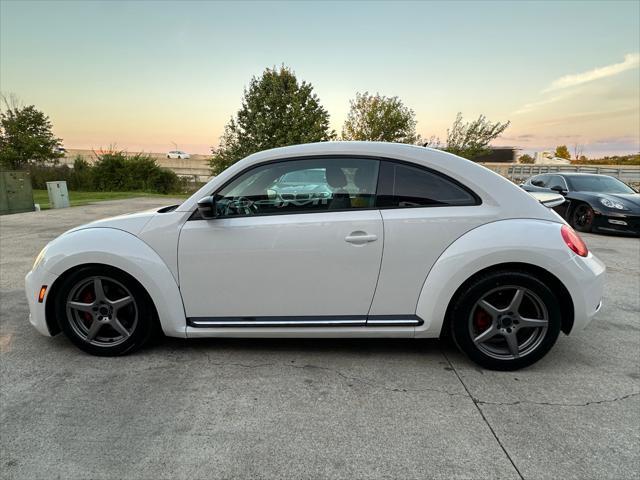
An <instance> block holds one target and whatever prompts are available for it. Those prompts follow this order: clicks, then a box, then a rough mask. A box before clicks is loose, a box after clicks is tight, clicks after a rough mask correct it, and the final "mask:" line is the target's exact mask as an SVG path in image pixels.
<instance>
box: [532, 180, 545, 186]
mask: <svg viewBox="0 0 640 480" xmlns="http://www.w3.org/2000/svg"><path fill="white" fill-rule="evenodd" d="M531 185H533V186H534V187H544V182H543V181H542V180H532V181H531Z"/></svg>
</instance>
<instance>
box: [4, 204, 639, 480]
mask: <svg viewBox="0 0 640 480" xmlns="http://www.w3.org/2000/svg"><path fill="white" fill-rule="evenodd" d="M156 205H158V200H157V199H138V200H126V201H114V202H104V203H102V204H96V205H90V206H86V207H77V208H72V209H66V210H62V211H44V212H37V213H35V212H34V213H27V214H18V215H10V216H4V217H0V232H1V234H0V242H1V243H0V269H1V270H0V271H1V276H0V374H1V376H0V382H1V384H0V477H1V478H11V479H13V478H16V479H17V478H24V479H35V478H62V479H76V478H78V479H80V478H82V479H84V478H96V479H103V478H104V479H107V478H108V479H124V478H148V479H161V478H185V479H199V478H296V479H299V478H309V479H316V478H348V479H353V478H358V479H359V478H403V479H418V478H442V479H451V478H472V479H481V478H482V479H487V478H500V479H502V478H505V479H511V478H513V479H519V478H525V479H546V478H549V479H555V478H565V479H601V478H610V479H627V478H629V479H630V478H638V475H639V472H640V241H639V240H638V239H633V238H618V237H611V236H598V235H585V236H584V238H585V240H586V242H587V244H588V246H589V247H590V248H591V249H592V250H593V251H594V252H595V253H596V255H598V256H599V257H600V258H601V259H602V260H603V261H604V262H605V263H606V264H607V267H608V281H607V286H606V294H605V299H604V307H603V308H602V310H601V312H600V313H599V314H598V316H597V318H596V320H595V321H594V322H593V323H591V325H589V326H588V327H587V328H586V329H585V330H583V331H581V332H578V333H574V334H572V335H571V336H568V337H567V336H564V335H562V336H561V337H560V339H559V340H558V343H557V344H556V346H555V347H554V349H553V350H552V351H551V352H550V354H548V355H547V356H546V357H545V358H544V359H543V360H542V361H540V362H538V363H537V364H536V365H534V366H532V367H530V368H528V369H526V370H522V371H518V372H512V373H504V372H491V371H486V370H482V369H480V368H478V367H476V366H475V365H474V364H472V363H471V362H469V361H468V360H466V359H465V358H464V357H463V356H462V355H461V354H459V353H458V352H457V351H456V350H455V348H453V347H451V346H450V345H447V344H445V343H443V342H440V341H436V340H430V341H417V340H287V341H285V340H260V339H255V340H246V339H227V340H218V339H210V340H197V341H196V340H179V339H164V340H161V341H160V342H159V343H157V344H155V345H153V346H151V347H149V348H147V349H145V350H143V351H141V352H139V353H137V354H134V355H131V356H127V357H121V358H96V357H91V356H89V355H86V354H84V353H82V352H81V351H79V350H77V349H76V348H74V347H73V346H72V345H71V343H70V342H69V341H67V339H66V338H65V337H64V336H61V335H59V336H57V337H55V338H47V337H43V336H41V335H39V334H38V333H37V332H36V331H35V330H34V329H33V328H32V327H31V326H30V325H29V323H28V320H27V316H28V309H27V303H26V300H25V298H24V292H23V277H24V275H25V274H26V272H27V271H28V270H29V269H30V267H31V264H32V262H33V259H34V257H35V255H36V254H37V253H38V251H39V250H40V248H41V247H42V246H44V245H45V243H47V242H48V241H49V240H51V239H53V238H54V237H56V236H57V235H58V234H60V233H62V232H63V231H65V230H66V229H68V228H70V227H72V226H75V225H78V224H81V223H85V222H87V221H90V220H93V219H96V218H101V217H106V216H110V215H114V214H119V213H124V212H128V211H135V210H140V209H143V208H149V207H152V206H156Z"/></svg>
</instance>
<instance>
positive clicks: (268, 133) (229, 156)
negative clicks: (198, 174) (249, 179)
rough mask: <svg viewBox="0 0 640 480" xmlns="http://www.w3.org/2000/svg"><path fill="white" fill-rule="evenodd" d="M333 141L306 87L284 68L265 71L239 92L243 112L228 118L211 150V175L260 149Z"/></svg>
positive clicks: (326, 120) (326, 117)
mask: <svg viewBox="0 0 640 480" xmlns="http://www.w3.org/2000/svg"><path fill="white" fill-rule="evenodd" d="M334 137H335V132H333V131H331V130H329V114H328V113H327V111H326V110H325V109H324V108H323V107H322V106H321V105H320V101H319V99H318V97H317V96H316V94H315V93H313V86H312V85H311V84H310V83H307V82H304V81H303V82H302V83H299V82H298V79H297V78H296V76H295V73H294V72H293V71H292V70H291V69H289V68H287V67H285V66H284V65H283V66H281V67H280V68H273V69H271V68H267V69H266V70H265V71H264V72H263V73H262V76H261V77H257V78H256V77H253V78H252V79H251V82H250V83H249V87H248V88H245V90H244V98H243V100H242V107H241V108H240V110H239V111H238V113H237V114H236V116H235V117H232V118H231V120H230V121H229V123H228V124H227V125H226V127H225V129H224V133H223V134H222V136H221V137H220V145H219V146H218V148H214V149H212V152H213V158H212V159H211V161H210V166H211V170H212V173H213V174H214V175H217V174H219V173H220V172H222V171H223V170H225V169H226V168H227V167H229V166H230V165H232V164H234V163H235V162H237V161H238V160H240V159H242V158H244V157H246V156H247V155H250V154H252V153H254V152H258V151H260V150H265V149H268V148H275V147H283V146H286V145H295V144H300V143H311V142H324V141H328V140H331V139H333V138H334Z"/></svg>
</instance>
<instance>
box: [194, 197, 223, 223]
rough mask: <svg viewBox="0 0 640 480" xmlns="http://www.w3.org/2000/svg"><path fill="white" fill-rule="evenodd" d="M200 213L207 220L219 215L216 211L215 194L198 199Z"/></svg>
mask: <svg viewBox="0 0 640 480" xmlns="http://www.w3.org/2000/svg"><path fill="white" fill-rule="evenodd" d="M198 213H199V214H200V216H201V217H202V218H203V219H205V220H211V219H212V218H216V217H217V216H218V214H217V212H216V199H215V198H214V197H213V195H209V196H208V197H204V198H201V199H200V200H198Z"/></svg>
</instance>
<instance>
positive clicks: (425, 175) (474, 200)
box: [377, 162, 480, 208]
mask: <svg viewBox="0 0 640 480" xmlns="http://www.w3.org/2000/svg"><path fill="white" fill-rule="evenodd" d="M479 203H480V199H479V198H478V197H477V196H476V195H475V194H473V192H471V191H470V190H469V189H468V188H466V187H464V186H463V185H461V184H459V183H458V182H456V181H455V180H453V179H450V178H448V177H446V176H444V175H442V174H439V173H436V172H433V171H431V170H427V169H424V168H420V167H415V166H411V165H406V164H402V163H395V162H382V163H381V165H380V178H379V183H378V195H377V206H378V207H386V208H393V207H395V208H407V207H437V206H464V205H478V204H479Z"/></svg>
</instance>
